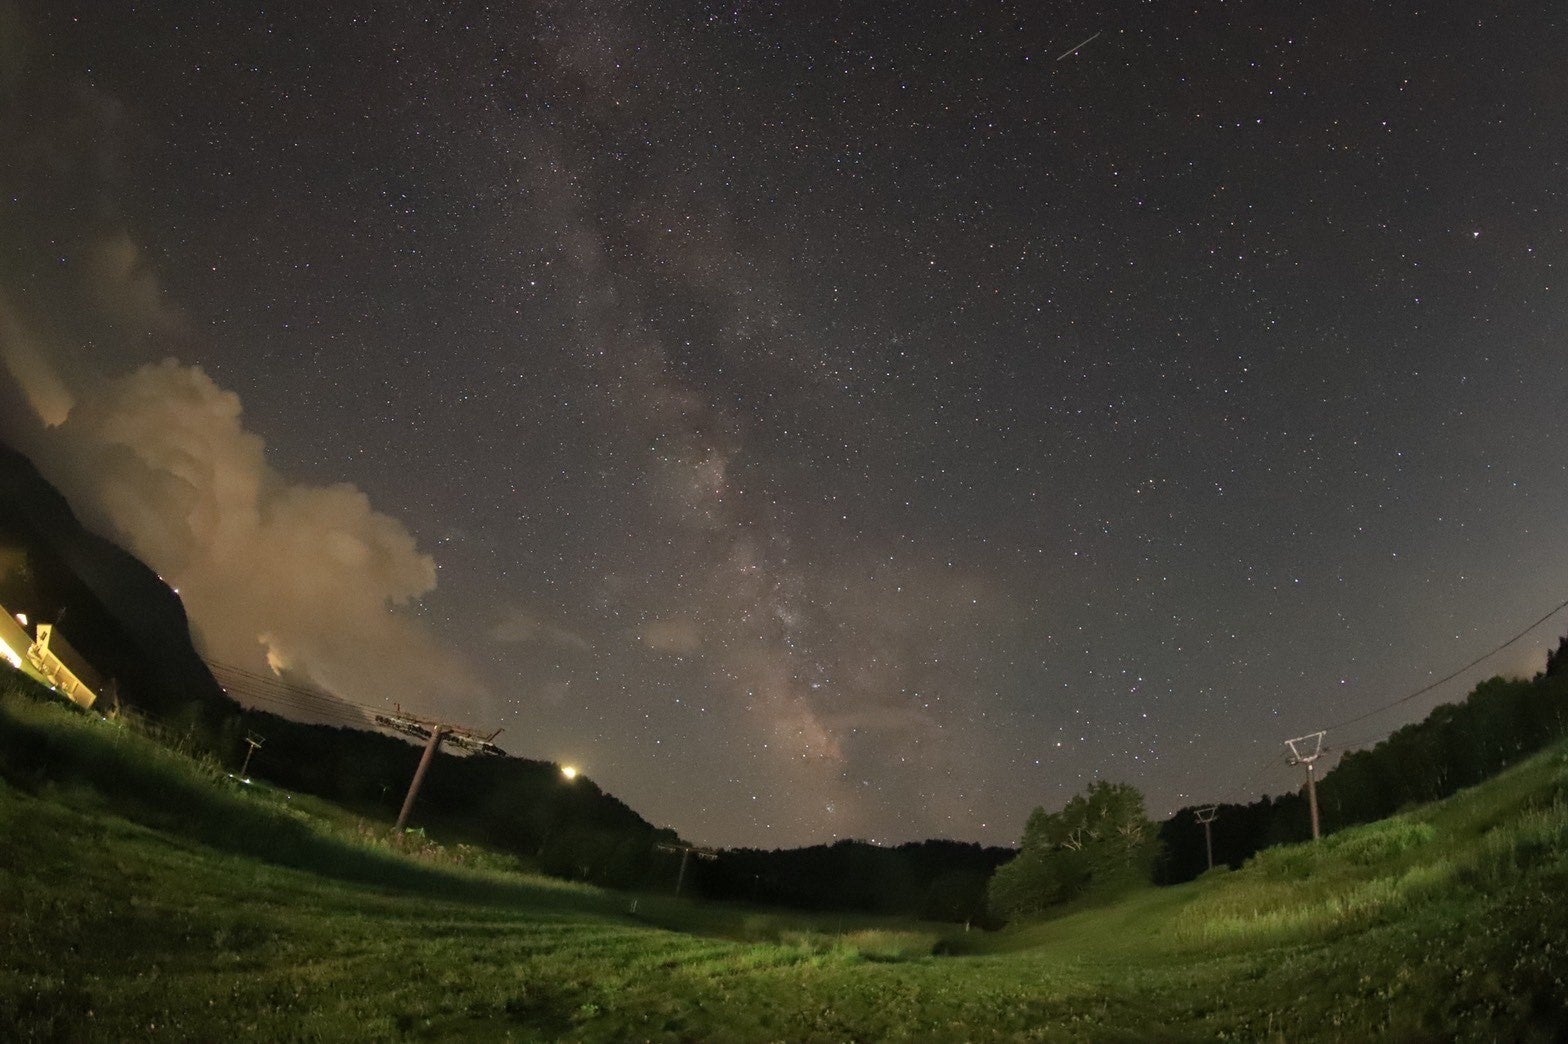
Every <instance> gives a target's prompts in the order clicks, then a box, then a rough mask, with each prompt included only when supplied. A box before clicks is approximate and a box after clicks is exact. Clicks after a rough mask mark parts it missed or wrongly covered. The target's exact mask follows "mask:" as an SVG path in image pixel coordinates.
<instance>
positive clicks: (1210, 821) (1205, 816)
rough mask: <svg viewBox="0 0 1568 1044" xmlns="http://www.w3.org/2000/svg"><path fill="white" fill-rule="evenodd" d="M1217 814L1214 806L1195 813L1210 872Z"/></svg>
mask: <svg viewBox="0 0 1568 1044" xmlns="http://www.w3.org/2000/svg"><path fill="white" fill-rule="evenodd" d="M1218 812H1219V808H1218V806H1215V805H1210V806H1208V807H1207V808H1200V809H1198V811H1197V816H1198V822H1200V823H1202V824H1203V846H1204V848H1205V849H1207V850H1208V853H1209V869H1210V870H1213V869H1214V817H1215V815H1216V814H1218Z"/></svg>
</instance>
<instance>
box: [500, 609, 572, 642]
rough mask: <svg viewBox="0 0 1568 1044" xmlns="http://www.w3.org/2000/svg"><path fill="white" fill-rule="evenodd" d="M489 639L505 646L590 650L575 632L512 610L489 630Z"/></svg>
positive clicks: (538, 617)
mask: <svg viewBox="0 0 1568 1044" xmlns="http://www.w3.org/2000/svg"><path fill="white" fill-rule="evenodd" d="M490 637H491V638H492V639H493V640H495V641H498V642H501V643H503V644H505V645H527V644H542V645H561V646H565V647H567V648H570V649H582V650H586V649H588V648H590V645H589V642H588V639H586V638H584V637H583V636H582V635H580V634H578V633H577V632H576V631H573V630H571V629H570V628H567V627H561V626H560V625H558V624H553V623H550V622H549V621H548V620H545V619H543V618H542V617H540V616H539V615H538V614H535V613H530V612H527V611H526V610H523V609H512V610H510V611H508V612H507V614H506V615H505V616H504V617H502V618H501V620H500V621H499V622H497V623H496V625H495V626H494V627H492V628H490Z"/></svg>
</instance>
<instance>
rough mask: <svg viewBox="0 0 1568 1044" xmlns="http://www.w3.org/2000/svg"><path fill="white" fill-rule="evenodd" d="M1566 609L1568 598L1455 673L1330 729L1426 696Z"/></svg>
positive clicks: (1350, 723) (1364, 718)
mask: <svg viewBox="0 0 1568 1044" xmlns="http://www.w3.org/2000/svg"><path fill="white" fill-rule="evenodd" d="M1564 609H1568V599H1565V600H1563V601H1561V602H1559V603H1558V604H1557V605H1556V606H1554V607H1553V608H1552V610H1551V611H1550V612H1548V613H1547V614H1546V615H1545V616H1542V617H1541V618H1540V619H1539V620H1537V621H1535V622H1534V623H1532V624H1531V625H1530V626H1528V627H1526V628H1525V629H1524V630H1522V631H1520V632H1519V633H1518V634H1516V635H1514V636H1513V637H1512V638H1510V639H1508V640H1507V641H1506V642H1503V643H1502V644H1501V645H1498V646H1496V647H1494V648H1492V649H1489V650H1487V651H1486V652H1484V653H1482V654H1481V655H1480V656H1477V657H1476V658H1475V659H1473V660H1471V661H1470V662H1469V663H1467V664H1465V665H1464V666H1463V667H1461V668H1459V669H1458V670H1456V671H1454V672H1453V673H1451V674H1445V675H1444V676H1443V677H1441V678H1439V679H1437V681H1435V682H1432V683H1430V684H1428V685H1423V686H1422V687H1421V688H1419V689H1417V690H1416V691H1415V692H1412V693H1409V694H1408V695H1405V696H1401V697H1399V699H1397V700H1394V701H1393V702H1391V703H1385V704H1384V705H1383V706H1381V707H1374V708H1372V709H1371V710H1369V711H1366V712H1364V713H1361V714H1357V715H1356V716H1355V717H1353V718H1346V719H1345V720H1344V721H1341V722H1339V723H1337V724H1334V725H1330V726H1329V727H1328V729H1329V731H1332V730H1334V729H1342V728H1344V727H1345V726H1346V725H1354V724H1355V723H1356V722H1358V721H1365V720H1366V719H1368V718H1370V717H1373V716H1374V715H1378V714H1382V713H1383V712H1384V711H1387V710H1392V709H1394V708H1395V707H1398V706H1399V705H1400V704H1403V703H1409V702H1410V701H1411V700H1413V699H1415V698H1416V697H1417V696H1425V695H1426V694H1427V693H1429V692H1431V691H1432V690H1433V689H1435V688H1437V687H1438V686H1439V685H1443V684H1445V683H1447V682H1451V681H1453V680H1454V679H1455V678H1457V677H1459V676H1460V675H1461V674H1463V673H1465V672H1466V671H1468V670H1469V669H1470V668H1472V667H1474V666H1475V665H1476V664H1478V663H1480V662H1482V661H1483V660H1488V659H1491V658H1492V657H1493V656H1496V655H1497V654H1498V653H1500V652H1502V651H1503V650H1504V649H1506V648H1508V647H1509V646H1510V645H1512V644H1514V643H1515V642H1517V641H1518V640H1519V639H1521V638H1523V637H1524V636H1525V635H1527V634H1529V633H1530V632H1531V631H1533V630H1535V629H1536V628H1537V627H1539V626H1541V625H1542V624H1543V623H1545V622H1546V621H1548V620H1550V619H1551V618H1552V617H1554V616H1556V615H1557V614H1558V613H1560V612H1562V611H1563V610H1564Z"/></svg>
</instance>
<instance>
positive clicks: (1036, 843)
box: [988, 780, 1159, 918]
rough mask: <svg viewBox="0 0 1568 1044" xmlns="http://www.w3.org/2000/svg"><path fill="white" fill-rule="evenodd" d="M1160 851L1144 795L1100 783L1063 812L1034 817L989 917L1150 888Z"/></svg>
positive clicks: (1000, 878) (1004, 871)
mask: <svg viewBox="0 0 1568 1044" xmlns="http://www.w3.org/2000/svg"><path fill="white" fill-rule="evenodd" d="M1158 848H1159V842H1158V841H1157V840H1155V838H1154V824H1152V823H1150V822H1149V818H1148V816H1147V815H1146V814H1145V813H1144V810H1143V795H1142V794H1141V793H1139V791H1138V789H1137V788H1136V787H1134V786H1132V785H1130V784H1127V783H1110V782H1107V781H1105V780H1096V781H1095V782H1093V783H1091V784H1089V786H1088V787H1087V788H1086V789H1085V790H1084V792H1083V793H1082V794H1077V795H1074V796H1073V798H1072V800H1071V801H1069V802H1067V805H1066V807H1064V808H1063V809H1062V810H1061V811H1060V812H1047V811H1045V809H1044V808H1037V809H1035V810H1034V812H1032V813H1031V814H1030V816H1029V822H1028V823H1027V824H1026V825H1025V826H1024V836H1023V840H1022V841H1021V842H1020V844H1019V853H1018V857H1017V858H1016V859H1014V860H1013V861H1012V862H1010V863H1008V864H1007V865H1005V866H1003V867H1001V868H1000V869H998V870H997V872H996V874H995V875H994V876H993V877H992V878H991V886H990V889H989V891H988V901H989V903H990V907H991V910H992V912H993V913H995V914H997V915H998V916H1001V917H1008V918H1011V917H1018V916H1024V915H1028V914H1033V913H1038V912H1040V911H1042V910H1045V909H1047V908H1048V907H1050V906H1054V905H1056V904H1057V903H1062V902H1066V901H1067V900H1069V899H1072V898H1073V897H1075V896H1077V895H1080V894H1082V893H1084V892H1085V891H1088V890H1090V889H1094V890H1111V889H1114V888H1116V887H1118V886H1122V885H1126V884H1131V883H1134V882H1141V881H1146V880H1148V878H1149V874H1150V872H1151V871H1152V869H1153V865H1154V860H1155V857H1156V854H1157V851H1158Z"/></svg>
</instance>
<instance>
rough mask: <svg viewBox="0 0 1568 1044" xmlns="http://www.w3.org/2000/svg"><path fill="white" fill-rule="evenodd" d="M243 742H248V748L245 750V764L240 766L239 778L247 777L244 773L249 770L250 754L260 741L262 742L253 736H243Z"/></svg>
mask: <svg viewBox="0 0 1568 1044" xmlns="http://www.w3.org/2000/svg"><path fill="white" fill-rule="evenodd" d="M245 742H246V743H247V744H249V746H250V749H249V750H247V751H246V752H245V764H243V765H241V766H240V778H241V779H246V778H247V776H246V773H248V772H249V771H250V756H251V755H252V754H254V753H256V748H257V747H259V746H261V743H262V741H261V740H259V739H256V738H255V737H254V736H246V737H245Z"/></svg>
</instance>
